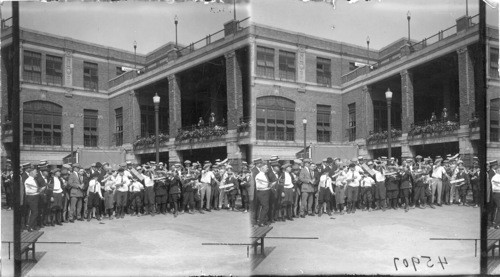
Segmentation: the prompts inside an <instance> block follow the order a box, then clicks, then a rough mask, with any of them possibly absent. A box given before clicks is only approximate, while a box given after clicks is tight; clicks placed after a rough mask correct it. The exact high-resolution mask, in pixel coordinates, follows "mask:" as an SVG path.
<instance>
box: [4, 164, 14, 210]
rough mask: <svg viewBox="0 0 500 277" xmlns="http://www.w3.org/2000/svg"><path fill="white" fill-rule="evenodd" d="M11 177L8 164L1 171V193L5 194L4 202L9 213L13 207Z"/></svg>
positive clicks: (11, 173)
mask: <svg viewBox="0 0 500 277" xmlns="http://www.w3.org/2000/svg"><path fill="white" fill-rule="evenodd" d="M12 176H13V172H12V170H11V167H10V164H9V165H7V166H6V167H5V170H4V171H2V185H3V187H2V191H3V192H5V200H6V204H7V207H6V208H7V210H8V211H10V210H11V209H12V207H13V201H12V196H13V195H12V194H13V187H12Z"/></svg>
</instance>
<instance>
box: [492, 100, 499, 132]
mask: <svg viewBox="0 0 500 277" xmlns="http://www.w3.org/2000/svg"><path fill="white" fill-rule="evenodd" d="M499 132H500V98H496V99H492V100H491V101H490V141H491V142H499V141H500V136H499Z"/></svg>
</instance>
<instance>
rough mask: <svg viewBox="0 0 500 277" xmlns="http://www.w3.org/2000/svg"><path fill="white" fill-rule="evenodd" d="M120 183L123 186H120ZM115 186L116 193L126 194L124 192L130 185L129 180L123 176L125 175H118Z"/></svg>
mask: <svg viewBox="0 0 500 277" xmlns="http://www.w3.org/2000/svg"><path fill="white" fill-rule="evenodd" d="M122 182H123V185H121V184H122ZM115 184H116V187H117V190H118V191H122V192H126V191H128V186H129V185H130V180H129V178H127V176H125V174H124V175H123V176H121V175H119V174H118V176H116V182H115Z"/></svg>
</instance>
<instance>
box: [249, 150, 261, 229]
mask: <svg viewBox="0 0 500 277" xmlns="http://www.w3.org/2000/svg"><path fill="white" fill-rule="evenodd" d="M261 165H262V159H261V158H257V159H253V160H252V163H251V164H250V180H249V184H250V186H249V188H248V192H249V194H248V201H249V207H250V221H251V224H252V226H254V225H257V224H258V220H259V213H258V211H259V204H258V201H257V199H256V197H257V187H256V181H255V177H256V176H257V175H258V174H259V173H260V167H261Z"/></svg>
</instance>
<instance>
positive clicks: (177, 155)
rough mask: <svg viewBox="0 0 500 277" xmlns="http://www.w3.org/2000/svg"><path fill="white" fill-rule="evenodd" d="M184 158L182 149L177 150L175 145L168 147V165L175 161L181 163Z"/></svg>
mask: <svg viewBox="0 0 500 277" xmlns="http://www.w3.org/2000/svg"><path fill="white" fill-rule="evenodd" d="M181 160H182V153H181V151H177V150H175V146H172V147H171V148H169V149H168V166H169V167H170V166H172V165H173V164H175V163H180V162H181Z"/></svg>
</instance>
